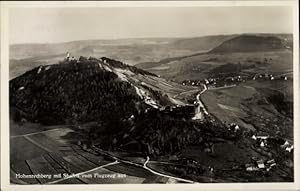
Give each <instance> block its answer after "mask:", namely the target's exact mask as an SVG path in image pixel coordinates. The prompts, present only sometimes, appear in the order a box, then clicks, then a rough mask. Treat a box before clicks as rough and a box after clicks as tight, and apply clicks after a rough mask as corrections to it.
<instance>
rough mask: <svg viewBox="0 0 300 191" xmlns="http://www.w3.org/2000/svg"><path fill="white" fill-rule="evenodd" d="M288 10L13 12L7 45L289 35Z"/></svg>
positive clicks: (132, 8) (176, 8)
mask: <svg viewBox="0 0 300 191" xmlns="http://www.w3.org/2000/svg"><path fill="white" fill-rule="evenodd" d="M292 18H293V14H292V9H291V8H290V7H280V6H277V7H266V6H264V7H144V8H137V7H100V8H99V7H97V8H12V9H11V10H10V12H9V41H10V44H20V43H58V42H68V41H75V40H87V39H120V38H144V37H196V36H205V35H218V34H240V33H292V31H293V20H292Z"/></svg>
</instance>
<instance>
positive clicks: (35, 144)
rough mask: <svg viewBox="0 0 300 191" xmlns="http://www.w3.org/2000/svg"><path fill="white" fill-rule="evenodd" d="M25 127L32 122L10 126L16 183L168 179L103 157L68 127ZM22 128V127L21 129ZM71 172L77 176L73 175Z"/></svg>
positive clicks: (13, 173) (12, 168)
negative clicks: (82, 143) (77, 139)
mask: <svg viewBox="0 0 300 191" xmlns="http://www.w3.org/2000/svg"><path fill="white" fill-rule="evenodd" d="M26 126H30V125H29V124H25V126H21V125H20V126H16V125H12V128H11V139H10V150H11V153H10V159H11V164H10V167H11V183H13V184H78V183H79V184H83V183H84V184H119V183H132V184H135V183H143V182H148V183H152V182H154V181H155V182H157V181H158V182H159V181H163V182H164V181H167V180H168V179H165V178H163V177H159V176H157V175H154V174H152V173H150V172H148V171H146V170H144V169H142V168H139V167H134V166H132V165H129V164H123V163H120V162H117V161H115V160H113V159H112V158H107V157H104V156H101V155H99V154H97V153H95V152H94V151H92V150H90V149H87V150H86V149H85V150H84V149H82V147H80V146H78V145H76V144H74V142H75V141H74V140H73V139H70V138H69V137H70V136H68V134H69V133H74V131H73V129H71V128H69V127H62V126H61V127H59V128H58V127H57V126H55V127H44V129H48V130H43V131H37V129H35V131H33V130H32V129H30V128H27V127H26ZM19 128H23V129H22V131H20V130H19ZM26 129H27V131H28V132H26ZM124 158H126V157H124ZM17 174H20V175H22V174H25V175H33V174H34V175H38V174H43V175H48V176H49V177H37V178H28V177H21V178H20V177H17V176H16V175H17ZM72 174H73V175H74V174H75V175H77V176H73V177H72V176H70V175H72ZM108 175H110V176H108ZM68 176H69V177H68ZM107 176H108V177H107Z"/></svg>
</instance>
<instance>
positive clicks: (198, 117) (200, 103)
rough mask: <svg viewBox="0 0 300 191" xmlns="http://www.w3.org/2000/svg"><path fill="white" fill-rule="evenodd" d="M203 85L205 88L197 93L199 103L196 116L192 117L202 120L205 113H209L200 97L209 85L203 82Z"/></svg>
mask: <svg viewBox="0 0 300 191" xmlns="http://www.w3.org/2000/svg"><path fill="white" fill-rule="evenodd" d="M202 86H203V87H204V88H203V90H202V91H201V92H199V94H197V96H196V99H197V100H196V102H197V104H198V107H197V108H196V110H195V116H194V117H193V118H192V119H193V120H202V119H203V118H204V116H203V113H204V114H205V115H208V112H207V109H206V108H205V106H204V104H203V103H202V101H201V99H200V96H201V94H203V93H204V92H205V91H207V86H206V85H205V84H202ZM202 111H203V112H202Z"/></svg>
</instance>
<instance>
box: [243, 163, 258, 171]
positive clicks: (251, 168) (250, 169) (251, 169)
mask: <svg viewBox="0 0 300 191" xmlns="http://www.w3.org/2000/svg"><path fill="white" fill-rule="evenodd" d="M245 167H246V171H258V170H259V168H257V167H256V166H255V165H254V164H246V165H245Z"/></svg>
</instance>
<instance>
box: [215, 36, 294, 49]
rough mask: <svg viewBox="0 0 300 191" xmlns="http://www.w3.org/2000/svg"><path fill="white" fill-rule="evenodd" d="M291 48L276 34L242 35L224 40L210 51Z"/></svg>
mask: <svg viewBox="0 0 300 191" xmlns="http://www.w3.org/2000/svg"><path fill="white" fill-rule="evenodd" d="M284 49H291V46H290V44H288V42H287V41H285V40H283V39H281V38H279V37H276V36H258V35H241V36H237V37H234V38H232V39H229V40H227V41H225V42H223V43H222V44H221V45H219V46H217V47H215V48H213V49H212V50H211V51H210V53H230V52H258V51H273V50H284Z"/></svg>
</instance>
